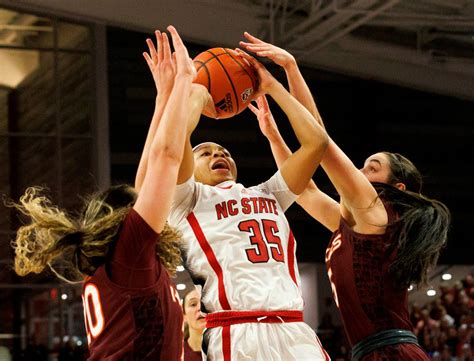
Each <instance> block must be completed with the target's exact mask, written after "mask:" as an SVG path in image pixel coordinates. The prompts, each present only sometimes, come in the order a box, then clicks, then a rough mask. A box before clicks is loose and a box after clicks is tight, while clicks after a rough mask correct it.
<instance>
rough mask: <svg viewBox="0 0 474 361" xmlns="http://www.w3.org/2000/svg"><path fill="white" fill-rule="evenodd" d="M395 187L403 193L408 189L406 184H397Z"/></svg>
mask: <svg viewBox="0 0 474 361" xmlns="http://www.w3.org/2000/svg"><path fill="white" fill-rule="evenodd" d="M394 186H395V187H397V188H398V189H400V190H401V191H405V190H406V189H407V187H406V186H405V183H401V182H398V183H395V184H394Z"/></svg>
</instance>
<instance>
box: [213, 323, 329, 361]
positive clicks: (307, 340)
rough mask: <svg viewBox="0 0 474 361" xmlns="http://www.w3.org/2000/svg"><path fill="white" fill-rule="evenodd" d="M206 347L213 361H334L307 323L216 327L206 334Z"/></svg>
mask: <svg viewBox="0 0 474 361" xmlns="http://www.w3.org/2000/svg"><path fill="white" fill-rule="evenodd" d="M229 328H230V335H229ZM223 334H224V335H223ZM229 336H230V337H229ZM229 339H230V340H229ZM204 343H205V344H207V354H206V355H207V360H209V361H242V360H248V361H293V360H294V361H301V360H308V361H309V360H311V361H314V360H323V361H326V360H330V358H329V356H328V354H327V353H326V351H324V349H323V348H322V346H321V343H320V342H319V339H318V337H317V336H316V334H315V333H314V331H313V330H312V329H311V328H310V327H309V326H308V325H307V324H306V323H304V322H287V323H241V324H235V325H231V326H228V327H215V328H211V329H207V330H206V332H205V335H204ZM204 349H206V345H205V347H204Z"/></svg>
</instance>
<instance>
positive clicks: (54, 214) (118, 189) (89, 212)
mask: <svg viewBox="0 0 474 361" xmlns="http://www.w3.org/2000/svg"><path fill="white" fill-rule="evenodd" d="M42 192H43V189H42V188H40V187H30V188H28V189H27V190H26V191H25V193H24V195H23V196H22V197H20V201H19V203H15V202H8V203H7V206H9V207H13V208H16V209H17V210H18V211H19V212H20V213H22V214H23V215H24V216H26V217H27V218H28V223H27V224H25V225H23V226H21V227H20V228H19V229H18V231H17V236H16V239H15V240H14V241H12V243H11V245H12V247H13V249H14V251H15V261H14V269H15V272H16V273H17V274H18V275H20V276H25V275H27V274H29V273H41V272H42V271H43V270H44V269H45V268H46V267H47V266H49V268H51V270H52V271H53V272H54V273H55V274H56V276H58V277H59V278H61V279H63V280H65V281H67V282H77V281H82V280H83V278H84V276H85V275H89V276H91V275H93V274H94V272H95V271H96V269H97V268H98V267H100V266H101V265H102V264H104V263H105V262H106V258H107V257H108V256H109V253H110V250H111V247H112V245H113V244H114V242H115V241H116V240H117V235H118V233H119V230H120V227H121V225H122V221H123V220H124V219H125V217H126V215H127V214H128V212H129V211H130V208H131V206H132V205H133V203H134V202H135V199H136V193H135V191H134V190H133V188H132V187H130V186H128V185H119V186H114V187H111V188H110V189H108V190H107V191H105V192H102V193H98V194H95V195H93V196H92V197H90V198H89V199H88V200H86V201H85V208H84V210H83V211H82V212H81V214H80V215H79V216H78V217H76V219H74V218H72V217H71V216H70V215H68V214H67V213H66V212H65V211H63V210H61V209H59V208H58V207H57V206H55V205H53V204H52V202H51V201H50V199H49V198H47V197H46V196H44V195H42ZM180 239H181V237H180V236H179V234H178V233H177V231H175V230H174V229H173V228H171V227H169V226H168V225H166V226H165V228H164V230H163V231H162V232H161V233H160V235H159V236H158V237H157V246H156V251H157V253H158V256H159V257H160V260H161V262H162V264H163V266H164V267H165V268H166V269H167V270H168V272H169V273H170V274H171V275H174V274H175V272H176V267H177V266H178V265H179V264H180V262H181V253H180V251H179V243H180ZM158 240H159V242H158Z"/></svg>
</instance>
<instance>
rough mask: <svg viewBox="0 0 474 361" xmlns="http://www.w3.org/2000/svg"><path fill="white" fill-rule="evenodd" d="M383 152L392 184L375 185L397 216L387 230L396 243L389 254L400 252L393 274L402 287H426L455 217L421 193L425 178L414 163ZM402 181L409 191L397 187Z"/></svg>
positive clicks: (445, 208) (394, 262)
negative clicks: (389, 170)
mask: <svg viewBox="0 0 474 361" xmlns="http://www.w3.org/2000/svg"><path fill="white" fill-rule="evenodd" d="M383 153H384V154H386V155H387V156H388V158H389V161H390V168H391V173H392V174H391V175H390V178H389V183H390V184H382V183H374V186H375V188H376V189H377V192H378V193H379V196H380V198H382V199H383V200H384V201H385V202H388V204H389V206H390V207H391V208H392V209H393V211H394V212H395V213H396V214H397V219H396V220H395V221H394V222H392V223H391V224H389V225H388V227H387V232H388V233H390V234H391V235H393V237H392V239H394V240H395V241H394V243H393V244H391V245H390V247H389V249H388V253H389V254H390V253H392V252H393V251H394V250H395V249H396V251H397V256H396V259H395V260H394V261H393V262H392V264H391V265H390V273H391V274H392V275H393V277H394V280H395V282H396V284H397V285H398V286H400V287H408V286H410V285H417V286H425V285H427V281H428V272H429V270H430V269H431V268H432V267H434V266H435V265H436V263H437V261H438V257H439V253H440V251H441V249H442V248H443V247H444V246H445V244H446V241H447V237H448V230H449V224H450V222H451V215H450V212H449V209H448V208H447V207H446V206H445V205H444V204H443V203H441V202H440V201H437V200H435V199H430V198H428V197H426V196H424V195H422V194H421V193H420V192H421V188H422V177H421V174H420V172H419V171H418V169H417V168H416V167H415V166H414V164H413V163H412V162H411V161H410V160H408V159H407V158H406V157H404V156H402V155H401V154H398V153H390V152H383ZM398 182H401V183H404V184H405V187H406V190H400V189H398V188H396V187H394V184H396V183H398Z"/></svg>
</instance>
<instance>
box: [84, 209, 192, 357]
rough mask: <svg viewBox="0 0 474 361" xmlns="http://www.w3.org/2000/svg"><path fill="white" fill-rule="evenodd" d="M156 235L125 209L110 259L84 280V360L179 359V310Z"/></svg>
mask: <svg viewBox="0 0 474 361" xmlns="http://www.w3.org/2000/svg"><path fill="white" fill-rule="evenodd" d="M157 237H158V235H157V234H156V233H155V232H154V231H153V229H152V228H151V227H150V226H149V225H148V224H147V223H146V222H145V221H144V220H143V218H141V216H140V215H139V214H138V213H137V212H136V211H135V210H133V209H131V211H130V213H129V214H128V215H127V217H126V218H125V220H124V222H123V225H122V228H121V231H120V235H119V239H118V241H117V243H116V245H115V250H114V253H113V256H112V259H111V260H110V261H109V262H108V263H106V265H103V266H101V267H99V268H98V269H97V271H96V272H95V274H94V275H93V276H92V277H90V278H89V279H87V280H86V281H85V283H84V287H83V301H84V316H85V320H86V331H87V338H88V343H89V353H90V357H89V360H110V361H112V360H166V361H168V360H170V361H174V360H182V355H183V331H182V330H183V316H182V309H181V307H180V303H179V296H178V293H177V291H176V289H175V288H174V286H173V285H172V284H171V281H170V278H169V276H168V273H167V272H166V269H165V268H164V267H163V265H162V264H161V262H160V261H159V259H158V258H157V256H156V251H155V246H156V240H157Z"/></svg>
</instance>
